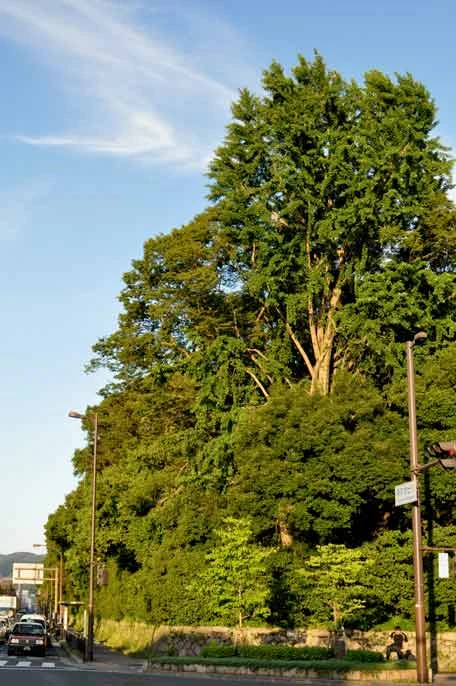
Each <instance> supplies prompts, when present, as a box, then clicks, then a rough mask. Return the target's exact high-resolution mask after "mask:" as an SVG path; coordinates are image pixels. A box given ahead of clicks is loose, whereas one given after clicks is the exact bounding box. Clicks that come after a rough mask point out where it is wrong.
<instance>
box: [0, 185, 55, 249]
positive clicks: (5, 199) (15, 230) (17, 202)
mask: <svg viewBox="0 0 456 686" xmlns="http://www.w3.org/2000/svg"><path fill="white" fill-rule="evenodd" d="M52 187H53V182H52V181H51V180H50V179H43V178H40V179H28V180H26V181H23V182H22V183H20V184H16V185H14V186H6V187H5V186H3V187H2V188H1V189H0V241H7V240H12V239H15V238H17V237H18V236H20V235H21V234H22V233H23V232H24V230H26V228H27V227H28V225H29V224H30V222H31V221H32V219H33V216H34V214H35V212H36V209H37V207H38V206H39V205H40V203H41V202H42V201H44V200H45V199H46V198H47V197H49V196H50V194H51V192H52Z"/></svg>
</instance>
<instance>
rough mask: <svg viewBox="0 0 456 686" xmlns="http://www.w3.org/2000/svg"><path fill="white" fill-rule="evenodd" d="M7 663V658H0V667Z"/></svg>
mask: <svg viewBox="0 0 456 686" xmlns="http://www.w3.org/2000/svg"><path fill="white" fill-rule="evenodd" d="M7 664H8V660H0V667H4V666H5V665H7Z"/></svg>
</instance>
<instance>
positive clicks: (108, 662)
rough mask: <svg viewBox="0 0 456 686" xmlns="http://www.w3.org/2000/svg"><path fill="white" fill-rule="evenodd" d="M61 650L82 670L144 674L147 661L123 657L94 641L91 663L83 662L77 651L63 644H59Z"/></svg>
mask: <svg viewBox="0 0 456 686" xmlns="http://www.w3.org/2000/svg"><path fill="white" fill-rule="evenodd" d="M61 646H62V648H63V649H64V650H65V651H66V652H67V653H68V655H69V656H70V657H71V658H72V659H73V660H75V661H76V662H77V663H78V664H80V665H83V666H84V669H90V670H101V671H105V672H109V671H113V672H114V671H122V672H144V671H145V670H146V667H147V660H145V659H144V658H140V657H135V656H133V655H125V654H124V653H122V652H121V651H120V650H114V649H113V648H108V646H105V645H104V644H103V643H98V642H97V641H95V643H94V646H93V662H85V661H84V660H83V657H82V655H81V653H80V652H79V651H76V650H74V649H72V648H70V646H69V645H68V644H67V643H66V642H65V641H62V643H61Z"/></svg>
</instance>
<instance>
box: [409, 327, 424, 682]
mask: <svg viewBox="0 0 456 686" xmlns="http://www.w3.org/2000/svg"><path fill="white" fill-rule="evenodd" d="M426 338H427V334H426V333H425V332H424V331H419V332H418V333H417V334H416V335H415V336H414V337H413V340H411V341H407V342H406V344H405V353H406V359H407V398H408V417H409V440H410V476H411V480H412V481H414V482H415V485H416V493H417V499H416V502H415V503H414V504H412V536H413V572H414V579H415V633H416V675H417V680H418V682H419V683H421V684H423V683H427V682H428V681H429V674H428V668H427V659H426V625H425V608H424V583H423V551H422V547H421V509H420V496H419V483H418V473H419V463H418V434H417V429H416V400H415V369H414V364H413V347H414V345H415V343H418V342H420V341H423V340H424V339H426Z"/></svg>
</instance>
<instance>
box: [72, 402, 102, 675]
mask: <svg viewBox="0 0 456 686" xmlns="http://www.w3.org/2000/svg"><path fill="white" fill-rule="evenodd" d="M68 416H69V417H72V418H73V419H85V418H86V415H84V414H81V413H80V412H76V410H70V411H69V412H68ZM88 418H89V419H90V421H91V422H92V424H93V456H92V510H91V525H90V562H89V565H90V566H89V604H88V625H87V641H86V644H85V654H84V658H85V660H86V661H88V662H93V625H94V611H93V608H94V588H95V574H94V571H95V569H94V568H95V524H96V504H97V439H98V414H97V413H96V412H94V413H93V414H92V415H90V416H89V417H88Z"/></svg>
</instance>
